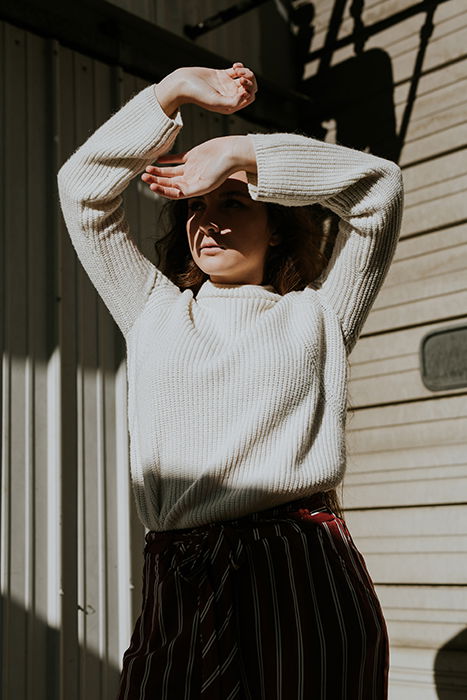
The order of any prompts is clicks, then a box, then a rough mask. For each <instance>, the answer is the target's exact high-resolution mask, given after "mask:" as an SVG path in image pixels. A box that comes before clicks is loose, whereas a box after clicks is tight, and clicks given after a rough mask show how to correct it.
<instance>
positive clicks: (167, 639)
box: [59, 63, 402, 700]
mask: <svg viewBox="0 0 467 700" xmlns="http://www.w3.org/2000/svg"><path fill="white" fill-rule="evenodd" d="M256 91H257V85H256V80H255V77H254V75H253V73H252V72H251V71H250V70H249V69H247V68H245V67H244V66H243V64H241V63H235V64H233V66H232V68H229V69H227V70H212V69H208V68H199V67H190V68H182V69H178V70H176V71H174V72H173V73H170V74H169V75H168V76H167V77H166V78H164V79H163V80H162V81H161V82H160V83H158V84H156V85H151V86H149V87H147V88H145V89H144V90H142V91H141V92H140V93H138V94H137V95H136V96H135V97H133V98H132V99H131V100H130V101H129V102H128V103H127V104H126V105H125V106H124V107H122V108H121V109H120V110H119V111H118V112H117V113H116V114H114V115H113V116H112V117H111V118H110V119H109V120H108V121H107V122H106V123H105V124H104V125H103V126H101V127H100V128H99V129H98V130H97V131H96V132H95V133H94V134H93V135H92V136H91V137H90V138H89V139H88V140H87V141H86V143H85V144H84V145H82V146H81V148H80V149H78V151H77V152H76V153H75V154H74V155H73V156H72V157H71V158H70V159H69V160H68V161H67V163H65V165H64V166H63V167H62V168H61V170H60V173H59V190H60V199H61V204H62V209H63V213H64V216H65V220H66V223H67V227H68V230H69V233H70V236H71V239H72V242H73V245H74V246H75V249H76V251H77V254H78V256H79V258H80V260H81V262H82V264H83V265H84V267H85V269H86V271H87V273H88V275H89V277H90V279H91V280H92V282H93V284H94V285H95V287H96V288H97V290H98V292H99V294H100V295H101V297H102V298H103V300H104V301H105V303H106V305H107V306H108V308H109V310H110V312H111V314H112V315H113V317H114V319H115V321H116V323H117V324H118V326H119V327H120V329H121V331H122V333H123V335H124V337H125V340H126V345H127V367H128V392H129V394H128V407H129V430H130V438H131V440H130V445H131V470H132V484H133V489H134V494H135V499H136V505H137V509H138V514H139V516H140V518H141V521H142V522H143V523H144V525H145V527H146V528H147V530H148V532H147V534H146V546H145V568H144V576H143V608H142V611H141V615H140V617H139V618H138V621H137V623H136V625H135V628H134V632H133V635H132V638H131V643H130V646H129V648H128V650H127V651H126V652H125V655H124V659H123V671H122V676H121V683H120V690H119V694H118V698H119V700H128V699H131V700H133V699H136V698H138V699H140V700H142V699H146V698H158V699H160V700H163V699H165V698H170V699H171V700H172V699H175V698H176V699H177V700H178V698H186V699H189V698H205V699H206V700H208V699H209V700H210V699H214V698H216V699H219V700H221V699H222V700H233V699H234V698H252V699H254V700H258V699H260V698H263V699H264V700H275V699H276V698H277V699H279V698H281V699H283V700H285V699H287V700H288V699H289V698H290V699H293V700H299V699H302V698H303V699H305V698H321V699H329V700H334V698H342V699H344V700H363V699H364V700H370V699H372V700H381V699H383V698H386V695H387V673H388V659H389V652H388V639H387V632H386V627H385V622H384V618H383V614H382V611H381V607H380V605H379V602H378V599H377V597H376V594H375V590H374V587H373V584H372V581H371V579H370V577H369V574H368V571H367V569H366V566H365V563H364V560H363V558H362V556H361V554H360V553H359V552H358V550H357V548H356V547H355V544H354V543H353V541H352V538H351V536H350V534H349V532H348V530H347V528H346V525H345V522H344V520H343V519H342V517H339V515H340V514H339V512H338V506H337V504H336V505H335V507H332V502H334V500H335V488H336V487H337V486H338V485H339V484H340V483H341V482H342V478H343V475H344V470H345V435H344V429H345V417H346V373H347V357H348V354H349V352H350V351H351V350H352V348H353V346H354V344H355V342H356V340H357V338H358V335H359V332H360V330H361V327H362V325H363V322H364V320H365V318H366V316H367V314H368V312H369V310H370V308H371V305H372V303H373V301H374V299H375V296H376V294H377V293H378V290H379V289H380V287H381V284H382V282H383V280H384V277H385V275H386V272H387V269H388V266H389V264H390V261H391V259H392V256H393V253H394V249H395V246H396V242H397V238H398V234H399V228H400V217H401V209H402V185H401V173H400V170H399V168H398V166H397V165H395V164H394V163H391V162H389V161H386V160H383V159H381V158H377V157H375V156H372V155H370V154H367V153H361V152H359V151H355V150H352V149H349V148H345V147H342V146H337V145H333V144H327V143H322V142H320V141H317V140H315V139H311V138H308V137H305V136H303V135H301V134H248V135H246V136H226V137H220V138H215V139H211V140H209V141H207V142H205V143H203V144H200V145H199V146H196V147H195V148H193V149H191V150H189V151H188V152H186V153H183V154H176V155H167V152H168V151H169V150H170V148H171V146H172V144H173V141H174V138H175V137H176V135H177V133H178V132H179V130H180V128H181V127H182V126H183V122H182V118H181V114H180V106H181V105H182V104H184V103H188V102H192V103H194V104H197V105H198V106H201V107H204V108H205V109H208V110H211V111H215V112H219V113H221V114H228V113H233V112H235V111H238V110H239V109H242V108H243V107H245V106H247V105H248V104H250V103H251V102H252V101H253V100H254V99H255V93H256ZM164 154H165V155H164ZM155 161H156V162H158V163H159V166H151V163H154V162H155ZM143 171H145V172H144V174H143V175H142V179H143V180H144V182H146V183H147V185H148V186H149V187H150V189H151V190H153V191H154V192H156V193H158V194H160V195H162V196H163V197H165V198H167V199H168V200H173V201H174V202H176V204H174V205H173V206H175V207H176V212H175V214H176V221H177V222H178V224H177V225H176V226H175V227H174V229H173V231H172V233H171V238H170V240H169V249H168V252H167V270H166V271H167V274H166V273H164V272H162V270H161V269H158V268H157V267H155V266H154V265H153V264H152V263H151V262H149V260H147V259H146V258H145V257H144V256H143V255H142V254H141V253H140V251H139V250H138V248H137V247H136V245H135V244H134V242H133V240H132V238H131V237H130V234H129V231H128V227H127V224H126V221H125V218H124V212H123V209H122V206H121V197H120V195H121V193H122V192H123V190H124V189H125V188H126V186H127V185H128V183H129V182H130V180H131V179H132V178H134V177H136V176H137V175H138V174H141V173H142V172H143ZM312 204H317V205H323V206H325V207H326V208H329V209H330V210H331V211H333V212H334V213H335V214H337V215H338V216H339V232H338V236H337V239H336V242H335V245H334V248H333V252H332V256H331V259H330V260H329V263H328V264H327V265H326V266H325V267H324V269H323V260H322V256H321V254H320V241H319V240H318V238H317V236H318V235H319V231H320V229H319V227H318V226H317V224H315V223H313V222H312V221H310V218H309V216H308V212H309V207H310V205H312ZM293 208H295V209H293ZM294 212H295V213H296V214H294ZM300 212H301V214H300ZM182 217H183V225H182V228H180V221H181V218H182ZM307 222H308V223H307ZM306 226H307V227H308V228H306ZM304 227H305V228H304ZM307 232H308V235H309V245H308V247H306V245H305V242H304V240H305V237H306V234H307ZM208 246H211V247H210V248H209V247H208ZM300 246H302V247H301V248H300ZM300 250H302V252H303V251H307V255H308V259H307V260H305V259H301V256H300V254H299V253H298V252H297V251H300ZM310 251H311V253H312V257H313V255H314V259H311V258H310V255H309V254H310ZM305 257H306V256H305ZM307 270H308V272H307ZM312 270H314V272H313V273H312V272H310V271H312ZM307 274H308V276H309V278H308V279H307ZM313 276H315V277H314V279H313Z"/></svg>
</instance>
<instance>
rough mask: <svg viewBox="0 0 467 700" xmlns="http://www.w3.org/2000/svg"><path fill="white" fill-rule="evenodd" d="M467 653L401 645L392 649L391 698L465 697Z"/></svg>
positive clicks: (459, 699) (437, 699)
mask: <svg viewBox="0 0 467 700" xmlns="http://www.w3.org/2000/svg"><path fill="white" fill-rule="evenodd" d="M465 664H466V655H465V653H462V652H454V651H452V652H448V653H447V654H443V655H440V654H438V653H437V652H436V651H435V650H433V649H410V648H405V649H399V648H397V647H395V648H394V649H393V650H392V653H391V669H390V672H389V679H390V680H389V684H390V690H389V700H444V698H445V699H446V700H463V698H464V697H465V686H466V682H465V671H464V668H465Z"/></svg>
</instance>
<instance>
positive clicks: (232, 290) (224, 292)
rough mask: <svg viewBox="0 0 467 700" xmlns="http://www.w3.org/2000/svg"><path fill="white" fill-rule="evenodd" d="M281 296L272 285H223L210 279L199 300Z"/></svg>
mask: <svg viewBox="0 0 467 700" xmlns="http://www.w3.org/2000/svg"><path fill="white" fill-rule="evenodd" d="M277 296H280V295H279V293H278V292H276V291H275V289H274V287H273V286H272V285H270V284H223V283H219V282H215V283H214V282H211V280H210V279H209V278H208V279H207V280H206V281H205V282H204V283H203V284H202V286H201V287H200V288H199V290H198V294H197V295H196V298H197V299H203V298H205V297H221V298H222V297H223V298H229V299H274V298H275V297H277Z"/></svg>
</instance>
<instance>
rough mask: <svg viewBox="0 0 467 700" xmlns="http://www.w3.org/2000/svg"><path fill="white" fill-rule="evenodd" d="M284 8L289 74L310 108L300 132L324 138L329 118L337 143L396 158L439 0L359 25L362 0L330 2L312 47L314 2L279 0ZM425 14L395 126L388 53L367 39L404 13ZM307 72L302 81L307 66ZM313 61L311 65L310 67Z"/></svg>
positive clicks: (415, 94) (406, 126)
mask: <svg viewBox="0 0 467 700" xmlns="http://www.w3.org/2000/svg"><path fill="white" fill-rule="evenodd" d="M281 2H282V5H283V7H285V8H286V9H287V14H288V22H289V27H290V30H291V32H292V34H293V36H294V48H293V56H294V62H295V67H294V75H295V76H297V84H296V85H295V86H294V87H295V88H296V89H298V90H299V91H300V92H303V93H305V94H307V95H309V96H310V97H311V98H312V99H313V101H314V103H315V108H316V122H315V123H314V124H311V125H310V124H309V123H306V124H302V125H301V129H303V131H305V132H308V133H311V134H312V135H313V136H316V137H317V138H323V139H324V138H325V137H326V135H327V130H328V129H329V128H331V125H329V124H326V122H332V126H333V127H334V128H335V139H336V141H337V142H338V143H341V144H343V145H345V146H350V147H353V148H358V149H360V150H368V151H369V152H371V153H373V154H374V155H378V156H381V157H383V158H388V159H390V160H393V161H396V162H398V161H399V159H400V155H401V151H402V148H403V145H404V142H405V138H406V134H407V130H408V126H409V122H410V117H411V114H412V111H413V106H414V103H415V99H416V96H417V89H418V84H419V80H420V77H421V74H422V67H423V61H424V58H425V54H426V49H427V46H428V43H429V40H430V37H431V35H432V32H433V27H434V24H433V17H434V13H435V10H436V7H437V6H438V4H440V2H442V0H433V1H432V2H430V3H426V5H425V6H424V7H421V6H420V4H419V5H414V6H413V7H410V8H408V9H406V10H404V11H400V12H396V13H395V14H393V15H391V16H389V17H387V18H385V19H383V20H380V21H378V22H376V23H375V24H374V25H372V26H365V25H364V22H363V20H362V12H363V9H364V0H353V1H352V2H348V0H335V2H334V4H333V6H332V11H331V15H330V18H329V22H328V24H327V27H326V35H325V38H324V41H323V42H321V46H320V48H319V49H317V50H315V51H313V50H312V49H313V46H312V43H313V39H314V38H315V36H316V34H317V32H316V30H315V27H314V26H313V22H314V21H315V15H316V10H315V5H316V3H313V2H307V0H303V2H300V0H295V1H294V2H293V1H292V0H281ZM348 4H349V13H350V16H351V17H352V20H353V28H352V29H351V30H350V31H349V32H348V33H347V34H346V35H345V36H343V37H342V36H341V34H342V32H341V25H342V22H343V19H344V11H345V9H346V6H347V5H348ZM422 12H424V13H425V20H424V23H423V26H422V27H421V29H420V43H419V46H418V50H417V53H416V58H415V62H414V66H413V70H412V73H411V78H410V84H409V91H408V96H407V101H406V103H405V105H404V111H403V114H402V117H401V119H400V124H399V128H398V129H397V126H396V116H395V104H394V78H393V73H392V63H391V58H390V56H389V54H388V53H387V52H386V51H384V50H383V49H382V48H371V49H368V50H366V49H365V44H366V42H367V41H368V39H369V38H370V37H372V36H374V35H377V34H378V33H379V32H381V31H382V30H384V29H387V28H389V27H392V26H397V24H398V23H401V22H403V21H404V20H406V19H408V18H409V17H411V16H413V15H415V14H419V13H422ZM348 46H353V49H354V55H353V56H351V57H350V58H347V59H345V60H343V61H340V62H337V63H336V62H335V61H334V63H333V59H334V56H335V54H336V52H337V51H338V50H340V49H341V48H344V47H348ZM308 64H310V66H311V68H312V70H313V75H312V76H311V77H309V78H306V79H302V78H303V75H304V73H305V71H306V68H307V65H308ZM313 64H315V66H313Z"/></svg>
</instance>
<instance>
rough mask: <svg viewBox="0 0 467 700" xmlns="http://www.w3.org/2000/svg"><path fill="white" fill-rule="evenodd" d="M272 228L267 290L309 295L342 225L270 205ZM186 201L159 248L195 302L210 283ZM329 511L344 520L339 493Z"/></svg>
mask: <svg viewBox="0 0 467 700" xmlns="http://www.w3.org/2000/svg"><path fill="white" fill-rule="evenodd" d="M265 204H266V208H267V216H268V224H269V226H270V228H271V230H272V231H274V232H275V233H276V234H277V235H278V237H279V240H280V242H279V243H278V244H277V245H275V246H269V247H268V250H267V253H266V258H265V262H264V274H263V281H262V284H263V285H267V284H269V285H272V286H273V287H274V289H275V290H276V292H278V293H279V294H281V295H284V294H287V293H288V292H291V291H297V290H302V289H304V288H305V287H306V286H307V285H309V284H311V283H313V282H314V281H315V280H316V279H317V278H318V277H319V276H320V275H321V273H322V272H323V271H324V269H325V268H326V266H327V264H328V262H329V258H330V256H331V252H332V247H333V245H334V241H335V238H336V235H337V225H338V219H337V217H336V216H335V215H334V214H332V212H330V211H329V210H328V209H325V208H324V207H321V206H320V205H318V204H313V205H309V206H301V207H286V206H282V205H280V204H272V203H270V202H266V203H265ZM187 218H188V203H187V200H186V199H181V200H177V201H175V200H168V201H167V202H166V203H165V204H164V206H163V207H162V210H161V213H160V216H159V220H160V222H161V223H162V226H161V228H162V230H163V231H166V233H165V235H163V236H162V237H159V238H158V239H157V240H156V241H155V242H154V247H155V252H156V255H157V263H156V264H157V266H158V267H159V269H160V270H161V271H162V272H163V273H164V274H165V275H166V276H167V277H168V278H169V279H170V280H171V281H172V282H173V283H174V284H176V285H177V286H178V287H179V288H180V289H181V290H184V289H191V290H192V291H193V294H194V295H195V296H196V294H197V293H198V290H199V289H200V287H201V286H202V285H203V284H204V282H205V281H206V280H207V279H208V278H209V275H208V274H207V273H205V272H204V271H203V270H201V269H200V268H199V267H198V265H197V264H196V263H195V261H194V260H193V257H192V254H191V251H190V247H189V244H188V236H187V232H186V222H187ZM325 498H326V502H327V505H328V507H329V508H330V509H331V510H332V511H333V512H334V513H335V514H336V515H337V516H338V517H343V511H342V507H341V504H340V499H339V497H338V495H337V492H336V490H335V489H332V490H330V491H326V492H325Z"/></svg>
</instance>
